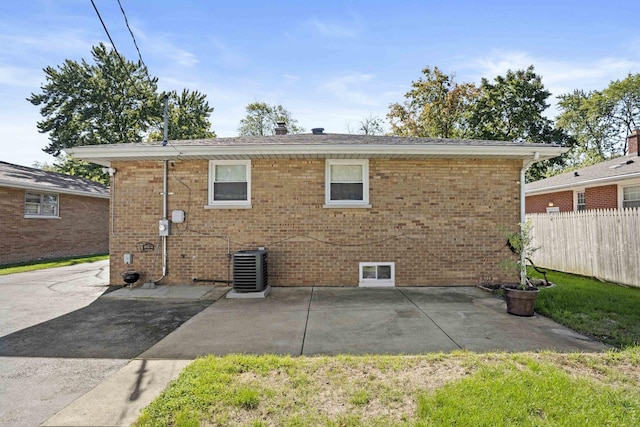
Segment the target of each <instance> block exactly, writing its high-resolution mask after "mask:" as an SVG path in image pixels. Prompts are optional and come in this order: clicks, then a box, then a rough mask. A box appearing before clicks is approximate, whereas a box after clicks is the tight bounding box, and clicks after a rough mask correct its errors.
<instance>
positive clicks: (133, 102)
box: [28, 43, 161, 156]
mask: <svg viewBox="0 0 640 427" xmlns="http://www.w3.org/2000/svg"><path fill="white" fill-rule="evenodd" d="M91 54H92V56H93V60H94V64H89V63H88V62H87V61H85V60H84V59H83V60H82V61H81V62H79V63H78V62H75V61H71V60H68V59H67V60H66V61H65V62H64V64H63V65H62V66H59V67H57V68H54V67H46V68H45V69H44V72H45V77H46V80H47V82H46V84H44V85H43V86H42V87H41V89H42V93H41V94H33V93H32V94H31V96H30V97H29V98H28V101H30V102H31V103H32V104H33V105H37V106H41V108H40V114H41V115H42V116H43V117H44V119H43V120H41V121H39V122H38V124H37V126H38V130H39V131H40V132H41V133H48V134H49V141H50V143H49V145H48V146H47V147H46V148H44V151H45V152H47V153H49V154H53V155H54V156H57V155H58V154H60V151H61V150H63V149H64V148H68V147H75V146H80V145H97V144H114V143H123V142H139V141H142V140H143V139H144V137H145V136H146V134H147V132H148V130H149V128H150V127H151V126H152V124H154V123H157V122H158V120H160V119H161V117H159V116H158V113H159V112H160V111H161V110H160V109H159V106H158V96H157V94H156V91H157V79H156V78H149V77H148V74H147V70H146V68H145V67H143V66H142V64H140V63H134V62H130V61H126V60H125V59H124V58H123V57H121V56H119V55H118V54H117V53H116V52H115V51H114V50H110V49H107V47H106V46H105V45H104V44H102V43H101V44H99V45H97V46H94V47H93V49H92V51H91Z"/></svg>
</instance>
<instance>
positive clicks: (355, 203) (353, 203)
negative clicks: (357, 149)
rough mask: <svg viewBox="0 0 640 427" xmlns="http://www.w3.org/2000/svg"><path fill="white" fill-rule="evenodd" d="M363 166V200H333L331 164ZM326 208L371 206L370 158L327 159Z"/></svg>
mask: <svg viewBox="0 0 640 427" xmlns="http://www.w3.org/2000/svg"><path fill="white" fill-rule="evenodd" d="M333 165H357V166H362V200H331V166H333ZM324 181H325V188H324V195H325V196H324V207H325V208H370V207H371V205H370V204H369V160H368V159H327V160H326V162H325V180H324Z"/></svg>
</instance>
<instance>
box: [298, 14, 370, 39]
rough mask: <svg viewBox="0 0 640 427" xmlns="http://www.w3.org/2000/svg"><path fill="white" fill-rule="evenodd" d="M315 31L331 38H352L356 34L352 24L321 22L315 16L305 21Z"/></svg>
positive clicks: (356, 31)
mask: <svg viewBox="0 0 640 427" xmlns="http://www.w3.org/2000/svg"><path fill="white" fill-rule="evenodd" d="M307 24H309V25H310V26H311V28H313V29H314V30H316V32H318V33H319V34H320V35H322V36H323V37H328V38H332V39H354V38H356V36H357V35H358V30H357V29H356V26H355V25H353V24H339V23H337V22H322V21H320V20H318V19H317V18H313V19H310V20H308V21H307Z"/></svg>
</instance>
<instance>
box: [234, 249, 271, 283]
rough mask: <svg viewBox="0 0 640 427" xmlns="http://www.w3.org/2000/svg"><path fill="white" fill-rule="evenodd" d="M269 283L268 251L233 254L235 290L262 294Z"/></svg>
mask: <svg viewBox="0 0 640 427" xmlns="http://www.w3.org/2000/svg"><path fill="white" fill-rule="evenodd" d="M267 285H268V282H267V251H266V250H255V251H239V252H235V253H234V254H233V289H234V290H235V291H236V292H260V291H263V290H264V289H265V288H266V287H267Z"/></svg>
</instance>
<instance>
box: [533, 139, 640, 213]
mask: <svg viewBox="0 0 640 427" xmlns="http://www.w3.org/2000/svg"><path fill="white" fill-rule="evenodd" d="M639 138H640V131H639V130H638V129H636V130H634V131H633V133H632V134H631V135H629V137H628V138H627V146H628V147H629V149H628V154H627V155H626V156H623V157H617V158H615V159H612V160H607V161H605V162H602V163H598V164H596V165H593V166H588V167H586V168H582V169H578V170H576V171H572V172H567V173H563V174H561V175H556V176H552V177H550V178H546V179H542V180H540V181H535V182H532V183H529V184H527V185H526V190H525V191H526V211H527V213H545V212H547V213H555V212H571V211H581V210H589V209H623V208H627V207H640V157H639V156H640V152H639V151H638V139H639Z"/></svg>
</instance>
